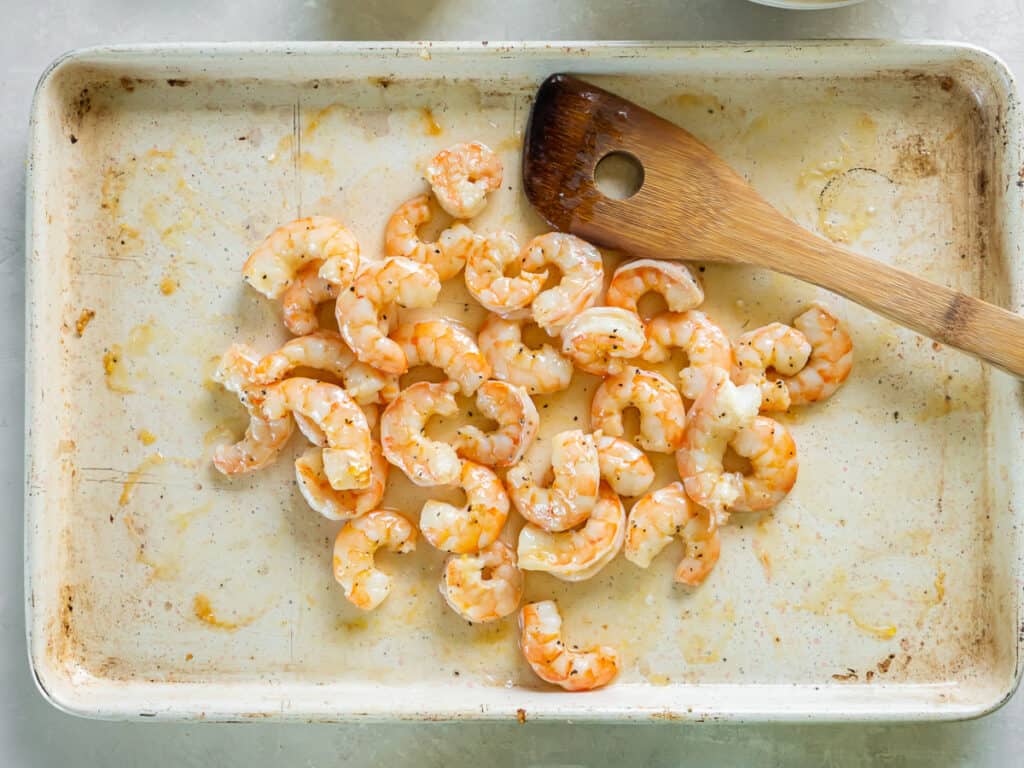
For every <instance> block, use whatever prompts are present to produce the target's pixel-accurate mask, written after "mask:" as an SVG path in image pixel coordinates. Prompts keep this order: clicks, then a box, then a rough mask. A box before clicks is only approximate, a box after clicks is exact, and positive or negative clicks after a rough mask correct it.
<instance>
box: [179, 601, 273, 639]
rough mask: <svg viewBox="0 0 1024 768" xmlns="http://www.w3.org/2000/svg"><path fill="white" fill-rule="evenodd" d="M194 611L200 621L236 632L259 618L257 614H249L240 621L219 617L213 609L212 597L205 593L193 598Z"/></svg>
mask: <svg viewBox="0 0 1024 768" xmlns="http://www.w3.org/2000/svg"><path fill="white" fill-rule="evenodd" d="M192 611H193V613H195V616H196V618H197V619H199V620H200V621H202V622H204V623H206V624H209V625H210V626H211V627H216V628H217V629H225V630H227V631H228V632H234V631H235V630H236V629H241V628H242V627H247V626H249V625H250V624H252V623H253V622H254V621H256V618H257V617H255V616H248V617H246V618H243V619H239V620H238V621H225V620H224V619H220V618H217V614H216V613H214V611H213V606H212V605H210V598H208V597H207V596H206V595H203V594H198V595H196V596H195V598H193V600H192Z"/></svg>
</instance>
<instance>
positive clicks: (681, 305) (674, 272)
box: [605, 259, 704, 313]
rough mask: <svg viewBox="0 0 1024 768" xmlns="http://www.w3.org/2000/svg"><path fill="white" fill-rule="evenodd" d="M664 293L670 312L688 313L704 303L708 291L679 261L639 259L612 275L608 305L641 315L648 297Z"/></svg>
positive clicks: (622, 266)
mask: <svg viewBox="0 0 1024 768" xmlns="http://www.w3.org/2000/svg"><path fill="white" fill-rule="evenodd" d="M652 291H653V292H654V293H660V294H661V295H662V296H663V297H664V298H665V303H666V304H667V305H668V308H669V311H670V312H685V311H686V310H688V309H693V308H694V307H699V306H700V305H701V304H702V303H703V302H704V290H703V289H702V288H701V287H700V283H699V282H697V278H696V277H694V276H693V273H692V272H691V271H690V268H689V267H687V266H686V265H685V264H681V263H680V262H677V261H664V260H661V259H637V260H635V261H627V262H626V263H625V264H622V265H620V266H619V267H618V269H616V270H615V272H614V273H612V281H611V283H610V284H609V286H608V293H607V295H606V296H605V303H607V304H608V306H610V307H622V308H623V309H627V310H629V311H630V312H634V313H638V312H639V309H638V306H637V305H638V304H639V302H640V299H641V298H642V297H643V296H644V294H646V293H649V292H652Z"/></svg>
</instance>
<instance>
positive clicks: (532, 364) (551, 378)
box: [477, 315, 572, 395]
mask: <svg viewBox="0 0 1024 768" xmlns="http://www.w3.org/2000/svg"><path fill="white" fill-rule="evenodd" d="M524 324H525V321H524V320H506V319H502V318H500V317H495V316H494V315H492V316H490V317H489V318H487V320H486V321H485V322H484V324H483V326H481V328H480V332H479V333H478V334H477V342H478V343H479V345H480V351H481V352H483V355H484V357H485V358H487V362H488V363H490V366H491V370H492V372H493V375H494V377H495V378H498V379H501V380H502V381H507V382H509V383H510V384H515V385H517V386H520V387H523V388H524V389H525V390H526V391H527V392H529V393H530V394H531V395H549V394H551V393H553V392H561V391H562V390H563V389H566V388H567V387H568V386H569V383H570V382H571V381H572V363H571V362H570V361H569V360H567V359H565V358H564V357H562V356H561V355H560V354H559V353H558V351H557V350H556V349H555V348H554V347H553V346H551V345H550V344H544V345H542V346H541V347H540V349H530V348H529V347H528V346H526V344H524V343H523V325H524Z"/></svg>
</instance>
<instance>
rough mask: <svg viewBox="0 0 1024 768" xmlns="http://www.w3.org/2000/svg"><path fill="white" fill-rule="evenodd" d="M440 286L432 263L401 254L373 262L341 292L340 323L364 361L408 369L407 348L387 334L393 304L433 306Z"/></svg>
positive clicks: (380, 366) (337, 311)
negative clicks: (421, 261)
mask: <svg viewBox="0 0 1024 768" xmlns="http://www.w3.org/2000/svg"><path fill="white" fill-rule="evenodd" d="M321 274H323V272H322V270H321ZM440 290H441V281H440V280H438V277H437V272H435V271H434V268H433V267H431V266H428V265H426V264H420V263H419V262H416V261H413V260H412V259H405V258H402V257H401V256H392V257H391V258H388V259H384V260H383V261H379V262H373V263H371V264H368V265H366V266H365V267H364V268H363V269H361V270H360V271H359V275H358V276H357V277H356V279H355V282H354V283H353V284H352V285H351V286H349V287H348V288H347V289H346V290H344V291H342V292H341V294H340V295H339V296H338V301H337V304H335V310H334V311H335V315H336V317H337V319H338V329H339V330H340V331H341V335H342V336H343V337H344V339H345V341H346V342H347V343H348V345H349V346H350V347H351V348H352V350H353V351H354V352H355V353H356V357H358V358H359V359H360V360H361V361H362V362H364V363H367V364H368V365H372V366H373V367H374V368H378V369H379V370H381V371H384V372H385V373H394V374H402V373H405V371H406V370H407V368H408V363H407V361H406V358H405V353H404V352H402V348H401V347H400V346H399V345H398V344H397V343H396V342H394V341H392V340H391V339H389V338H388V336H387V331H388V328H389V325H390V322H391V321H392V320H393V319H394V308H393V307H392V306H391V305H392V304H396V303H397V304H398V305H399V306H400V307H429V306H432V305H433V303H434V302H435V301H437V294H438V293H439V292H440Z"/></svg>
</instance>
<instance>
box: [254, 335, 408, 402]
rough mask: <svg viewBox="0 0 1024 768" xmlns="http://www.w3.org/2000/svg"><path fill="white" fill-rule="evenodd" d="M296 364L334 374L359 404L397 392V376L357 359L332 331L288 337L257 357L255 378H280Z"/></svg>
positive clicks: (263, 381)
mask: <svg viewBox="0 0 1024 768" xmlns="http://www.w3.org/2000/svg"><path fill="white" fill-rule="evenodd" d="M296 368H314V369H316V370H318V371H326V372H327V373H331V374H334V375H335V376H337V377H338V378H340V379H341V380H342V381H343V382H344V383H345V391H346V392H348V393H349V395H351V396H352V399H353V400H355V401H356V402H357V403H359V404H360V405H368V404H370V403H384V402H388V401H390V400H393V399H394V398H395V396H396V395H397V394H398V377H397V376H395V375H394V374H389V373H382V372H381V371H378V370H377V369H376V368H373V367H372V366H369V365H367V364H366V363H361V362H359V361H358V360H357V359H356V356H355V355H354V354H353V353H352V350H351V349H349V348H348V345H347V344H346V343H345V340H344V339H342V338H341V335H340V334H338V333H336V332H334V331H317V332H316V333H311V334H309V335H307V336H299V337H298V338H295V339H292V340H291V341H289V342H287V343H286V344H285V345H284V346H282V347H281V348H280V349H279V350H277V351H276V352H271V353H270V354H269V355H266V356H265V357H264V358H263V359H262V360H260V363H259V365H258V366H257V367H256V373H255V376H256V381H258V382H259V383H261V384H269V383H271V382H274V381H281V380H282V379H283V378H284V377H285V376H287V375H288V374H289V373H291V371H293V370H295V369H296Z"/></svg>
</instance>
